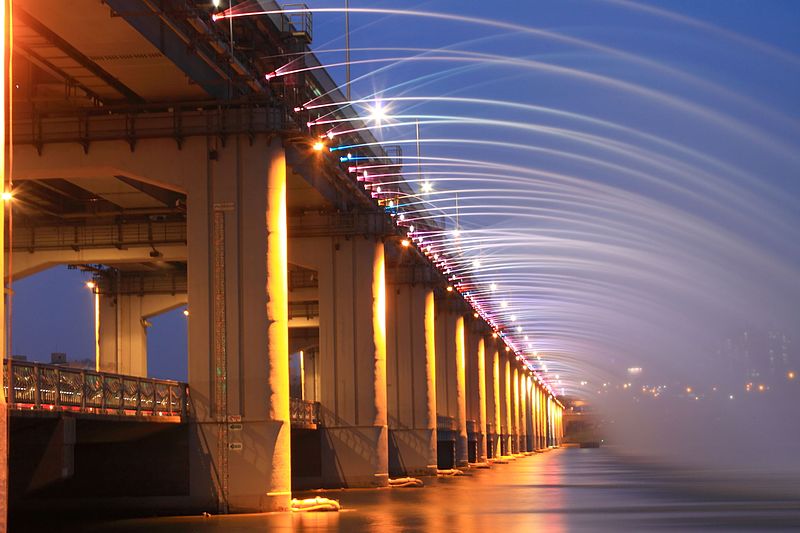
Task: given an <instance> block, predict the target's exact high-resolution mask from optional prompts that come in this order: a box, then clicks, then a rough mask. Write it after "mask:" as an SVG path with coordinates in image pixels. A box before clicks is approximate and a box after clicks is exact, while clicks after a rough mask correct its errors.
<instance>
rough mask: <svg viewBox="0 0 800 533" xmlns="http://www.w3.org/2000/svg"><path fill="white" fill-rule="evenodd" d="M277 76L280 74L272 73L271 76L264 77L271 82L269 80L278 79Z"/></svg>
mask: <svg viewBox="0 0 800 533" xmlns="http://www.w3.org/2000/svg"><path fill="white" fill-rule="evenodd" d="M277 76H278V73H277V72H270V73H269V74H265V75H264V77H265V78H266V79H267V81H269V80H271V79H272V78H275V77H277Z"/></svg>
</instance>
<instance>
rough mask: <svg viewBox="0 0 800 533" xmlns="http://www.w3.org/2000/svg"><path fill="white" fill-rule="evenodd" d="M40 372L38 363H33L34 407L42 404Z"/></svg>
mask: <svg viewBox="0 0 800 533" xmlns="http://www.w3.org/2000/svg"><path fill="white" fill-rule="evenodd" d="M12 364H13V363H12ZM12 373H13V372H12ZM40 374H41V373H40V372H39V365H33V405H34V407H36V409H39V408H40V407H41V405H42V390H41V381H40Z"/></svg>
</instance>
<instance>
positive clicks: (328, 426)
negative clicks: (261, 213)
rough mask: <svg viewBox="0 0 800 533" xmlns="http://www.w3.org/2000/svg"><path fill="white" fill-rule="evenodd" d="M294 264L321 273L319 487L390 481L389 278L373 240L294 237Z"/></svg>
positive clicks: (381, 247) (379, 245) (377, 241)
mask: <svg viewBox="0 0 800 533" xmlns="http://www.w3.org/2000/svg"><path fill="white" fill-rule="evenodd" d="M289 246H290V251H291V257H292V263H294V264H298V265H301V266H303V267H305V268H311V269H313V270H316V271H317V272H318V273H319V379H320V383H319V388H320V397H319V401H320V417H321V419H322V428H321V431H322V482H323V484H324V485H325V486H326V487H381V486H386V485H388V482H389V462H388V428H387V410H386V409H387V405H386V279H385V276H386V274H385V265H384V262H385V259H384V245H383V242H381V240H380V239H379V238H377V237H373V236H369V237H362V236H347V237H341V236H323V237H293V238H292V239H291V242H290V244H289Z"/></svg>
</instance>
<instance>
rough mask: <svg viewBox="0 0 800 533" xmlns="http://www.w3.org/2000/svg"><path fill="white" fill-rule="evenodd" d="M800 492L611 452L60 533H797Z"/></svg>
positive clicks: (566, 454) (574, 453)
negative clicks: (278, 506)
mask: <svg viewBox="0 0 800 533" xmlns="http://www.w3.org/2000/svg"><path fill="white" fill-rule="evenodd" d="M797 486H798V484H797V480H796V479H795V480H788V479H787V480H780V479H778V478H770V479H761V480H757V479H742V478H733V477H727V478H726V477H724V476H717V477H711V475H710V474H709V473H707V472H689V471H676V470H674V469H668V468H665V467H664V465H659V464H652V463H643V462H635V461H630V460H629V458H623V457H621V456H619V455H617V454H616V452H615V451H613V450H611V449H608V448H603V449H591V450H580V449H563V450H555V451H551V452H548V453H545V454H538V455H535V456H531V457H527V458H522V459H518V460H516V461H512V462H510V463H509V464H507V465H496V466H494V467H493V468H492V469H490V470H478V471H473V472H470V473H469V474H468V475H465V476H463V477H460V478H445V479H438V480H437V479H432V480H428V481H427V486H426V487H425V488H423V489H381V490H346V491H344V490H339V491H327V492H325V493H324V495H326V496H328V497H332V498H336V499H339V500H340V501H341V502H342V505H343V510H342V511H341V512H340V513H309V514H303V513H294V514H292V513H268V514H258V515H239V516H215V517H210V518H202V517H179V518H155V519H142V520H122V521H115V522H105V523H102V524H95V525H93V526H87V525H86V524H80V525H78V524H75V525H74V526H73V528H72V529H70V528H68V527H67V528H66V529H64V528H59V529H60V530H66V531H81V532H84V531H110V532H119V533H121V532H131V531H148V532H156V533H157V532H170V533H173V532H175V533H184V532H193V533H211V532H218V531H219V532H222V531H224V532H238V533H255V532H260V531H366V532H372V531H375V532H381V533H387V532H395V531H397V532H400V531H403V532H405V531H436V532H440V531H458V532H463V533H472V532H475V533H479V532H480V533H484V532H486V531H501V532H504V533H507V532H514V531H547V532H551V531H552V532H555V533H560V532H563V531H641V530H652V529H656V528H657V529H668V530H675V531H687V530H698V529H709V528H713V529H718V530H719V529H722V530H730V529H735V530H737V531H763V530H765V529H770V530H787V531H788V530H797V528H798V527H800V493H799V492H798V490H797V489H796V487H797ZM315 495H319V493H315ZM301 496H305V495H301ZM63 525H64V524H63V523H59V526H63ZM17 529H18V530H20V531H22V530H23V529H19V528H17Z"/></svg>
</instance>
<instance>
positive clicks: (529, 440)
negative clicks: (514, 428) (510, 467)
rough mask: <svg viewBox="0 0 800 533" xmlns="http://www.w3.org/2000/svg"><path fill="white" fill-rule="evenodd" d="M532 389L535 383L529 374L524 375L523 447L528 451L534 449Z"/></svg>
mask: <svg viewBox="0 0 800 533" xmlns="http://www.w3.org/2000/svg"><path fill="white" fill-rule="evenodd" d="M534 391H535V383H534V381H533V378H532V377H531V376H530V375H528V376H525V429H526V432H525V436H526V439H525V448H526V451H529V452H532V451H534V450H535V449H536V437H535V431H536V424H535V417H536V413H535V411H534V409H535V406H534V402H533V395H534V393H535V392H534Z"/></svg>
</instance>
